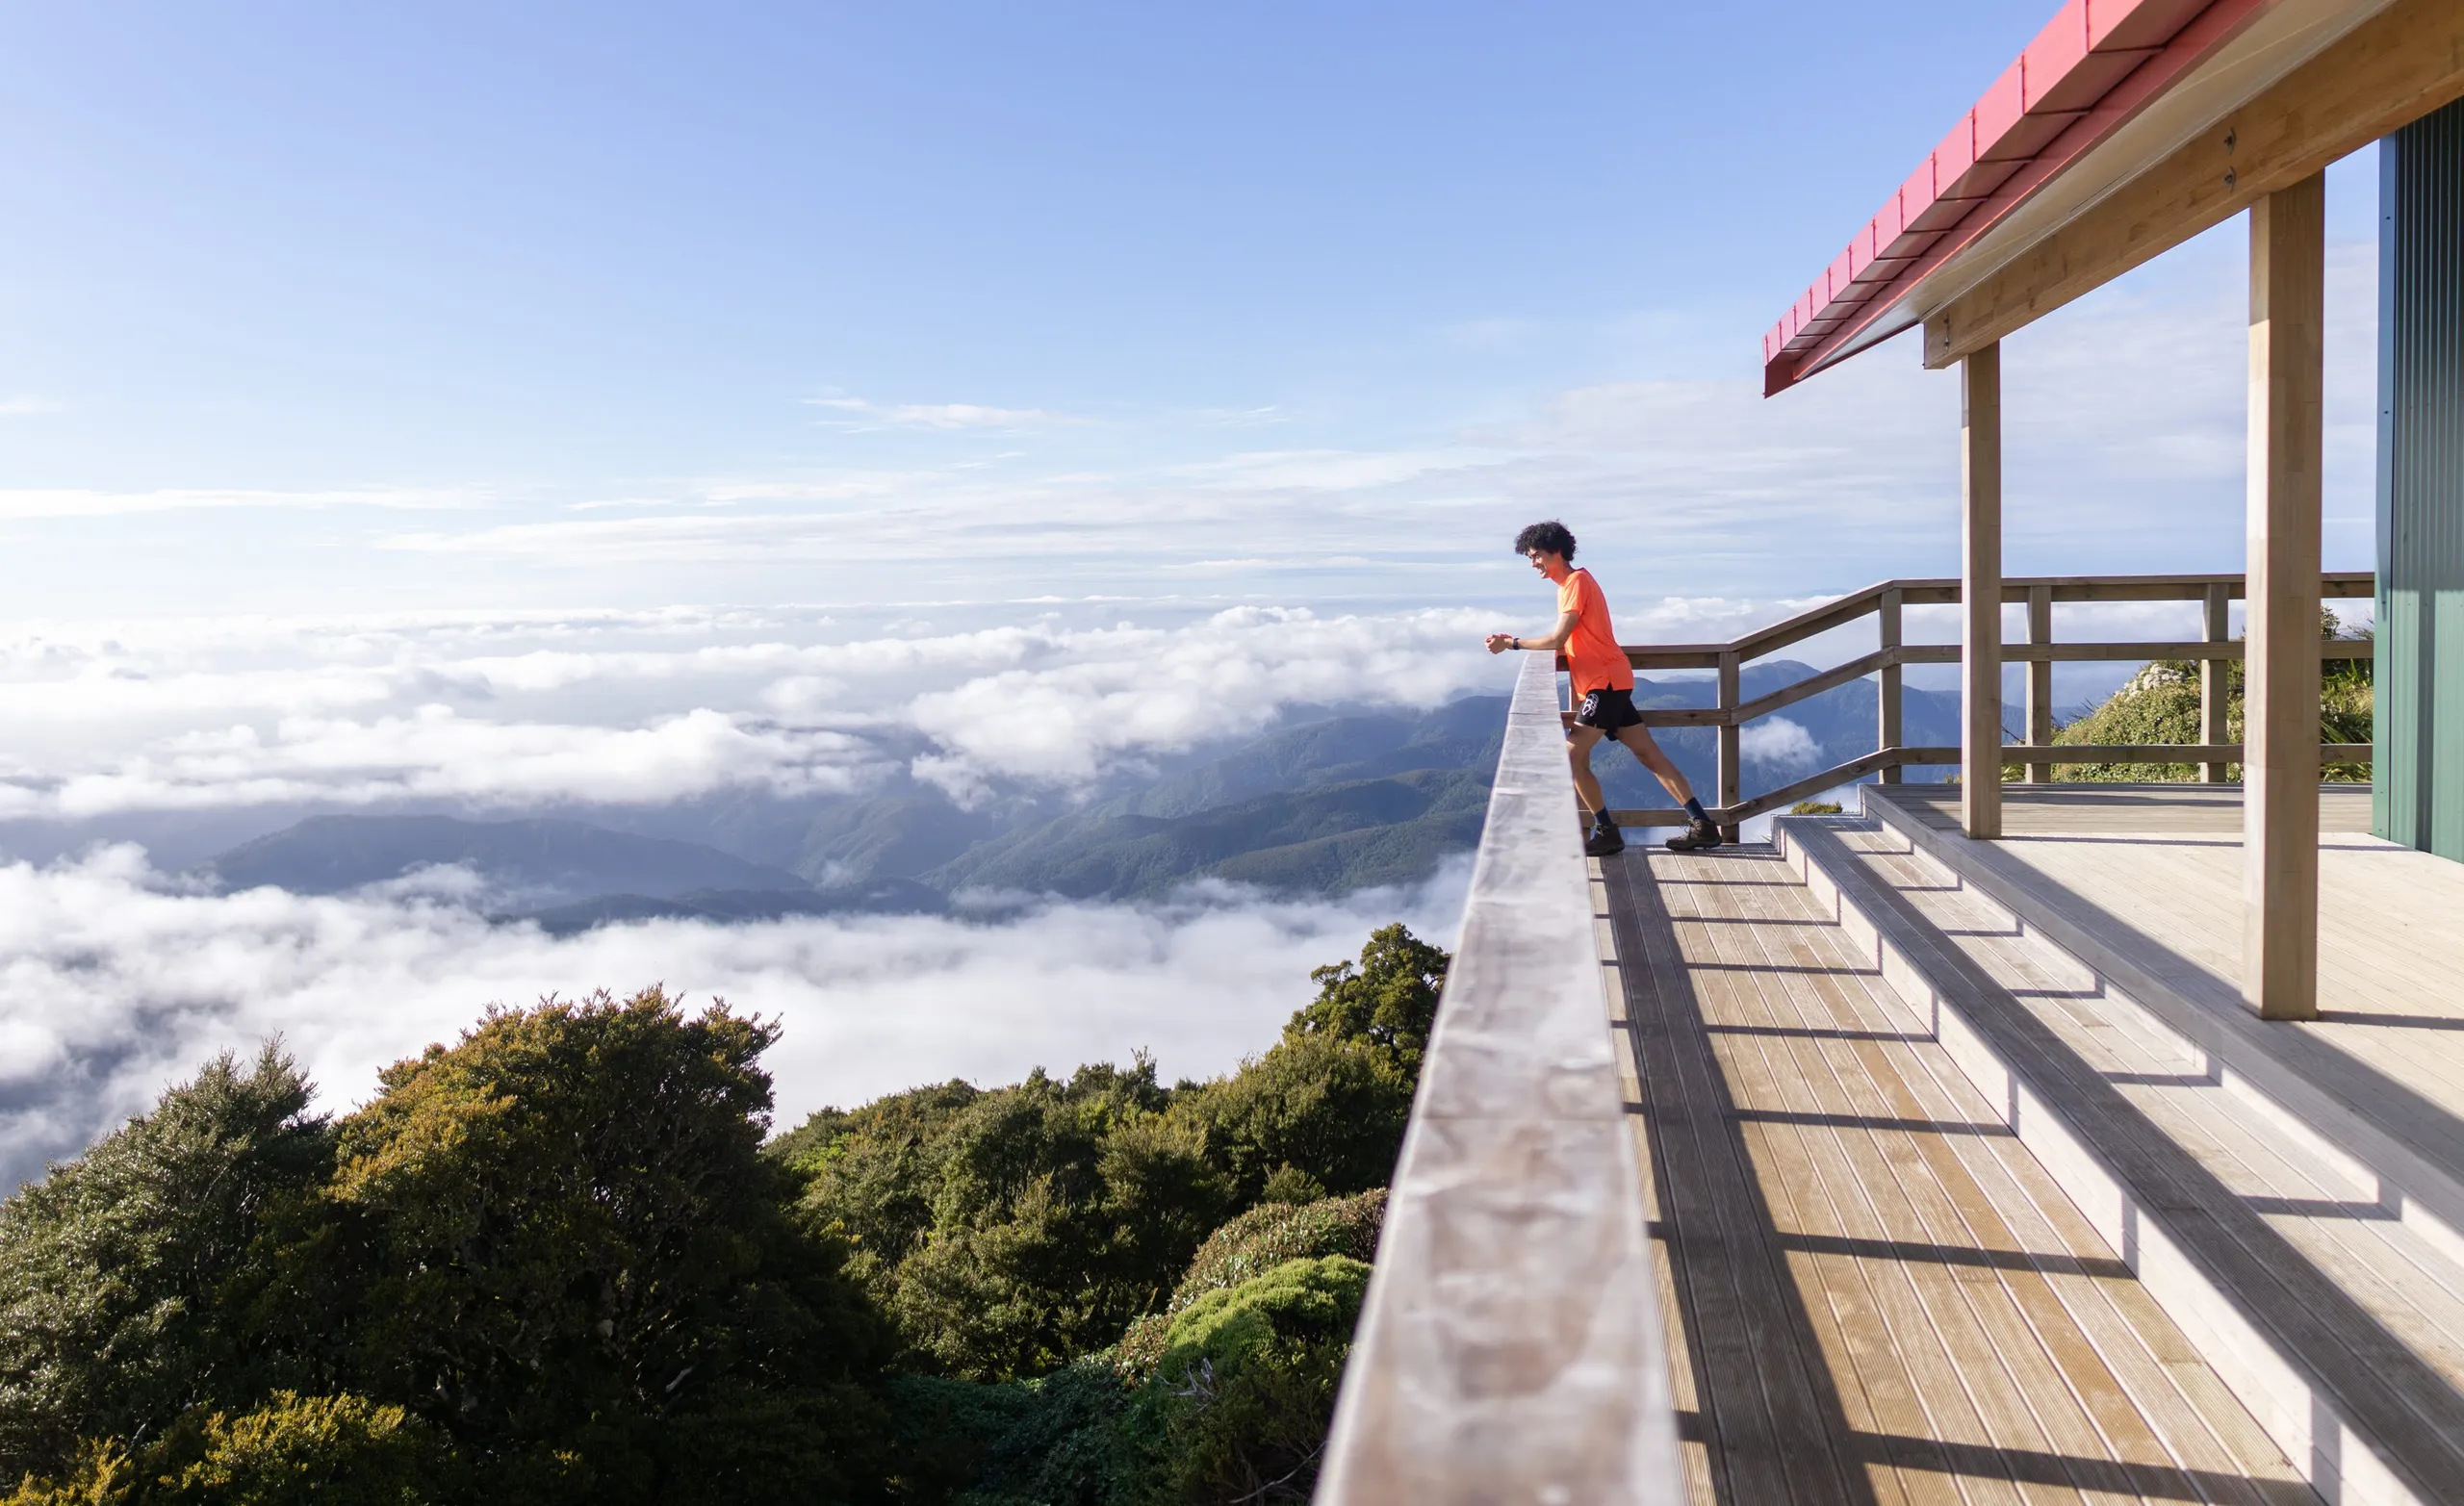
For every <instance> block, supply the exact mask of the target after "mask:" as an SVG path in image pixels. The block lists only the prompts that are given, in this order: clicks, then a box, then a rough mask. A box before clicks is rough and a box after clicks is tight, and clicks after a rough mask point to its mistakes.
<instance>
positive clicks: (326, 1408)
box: [8, 1391, 461, 1506]
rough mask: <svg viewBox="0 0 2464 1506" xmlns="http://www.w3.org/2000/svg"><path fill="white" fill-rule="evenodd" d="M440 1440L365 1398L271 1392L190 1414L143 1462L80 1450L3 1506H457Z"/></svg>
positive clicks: (98, 1447)
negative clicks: (245, 1406) (233, 1410)
mask: <svg viewBox="0 0 2464 1506" xmlns="http://www.w3.org/2000/svg"><path fill="white" fill-rule="evenodd" d="M460 1476H461V1470H460V1468H459V1461H457V1460H456V1459H455V1458H454V1455H453V1450H452V1447H451V1445H450V1444H449V1443H448V1442H446V1440H445V1438H444V1436H443V1435H442V1434H440V1433H438V1432H437V1431H436V1430H435V1429H433V1428H430V1427H428V1426H427V1425H426V1424H424V1423H423V1422H421V1421H420V1420H419V1419H418V1418H416V1417H412V1416H410V1415H409V1414H408V1413H406V1412H404V1411H403V1410H402V1409H401V1408H400V1407H393V1406H380V1405H378V1404H377V1403H375V1402H372V1401H370V1400H369V1399H368V1398H366V1397H364V1396H353V1395H336V1396H302V1395H300V1394H298V1393H297V1392H295V1391H276V1392H274V1393H273V1395H272V1396H271V1397H270V1398H269V1400H268V1401H267V1402H266V1404H265V1405H263V1406H261V1407H258V1408H257V1409H255V1410H254V1411H251V1412H246V1413H243V1414H240V1415H238V1416H236V1417H235V1416H232V1415H229V1414H226V1413H222V1412H214V1413H209V1414H197V1413H192V1414H190V1415H189V1416H188V1417H184V1418H182V1419H181V1420H180V1422H179V1423H178V1424H177V1425H175V1426H174V1427H173V1428H172V1429H171V1430H170V1431H169V1432H168V1433H167V1435H166V1436H164V1437H163V1438H162V1439H160V1440H159V1441H157V1442H155V1443H153V1444H152V1445H151V1446H149V1447H147V1448H146V1449H144V1450H143V1452H142V1453H141V1454H139V1455H135V1456H132V1455H131V1453H130V1452H129V1449H128V1448H127V1446H126V1445H125V1444H122V1443H120V1442H117V1441H116V1440H115V1441H111V1442H100V1443H88V1444H86V1445H84V1446H83V1447H82V1448H81V1450H80V1452H79V1456H78V1457H77V1459H76V1460H75V1461H74V1462H73V1463H72V1465H71V1467H70V1468H69V1469H68V1471H67V1473H66V1475H65V1476H64V1478H61V1479H59V1480H45V1479H40V1478H29V1479H28V1480H26V1481H24V1482H22V1483H20V1484H19V1486H18V1488H17V1490H16V1492H15V1493H13V1494H12V1495H11V1496H9V1497H8V1500H9V1502H10V1503H11V1506H105V1503H110V1506H427V1503H429V1502H435V1501H443V1500H449V1499H451V1498H453V1497H454V1495H455V1494H456V1491H457V1486H458V1485H459V1484H460Z"/></svg>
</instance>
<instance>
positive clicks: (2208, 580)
mask: <svg viewBox="0 0 2464 1506" xmlns="http://www.w3.org/2000/svg"><path fill="white" fill-rule="evenodd" d="M2376 582H2377V577H2376V576H2375V575H2374V574H2372V573H2371V572H2369V571H2366V570H2331V571H2324V572H2322V573H2321V574H2320V577H2319V585H2320V592H2321V594H2322V595H2323V596H2326V597H2329V598H2333V599H2340V600H2352V599H2355V598H2359V597H2366V596H2369V595H2371V594H2372V593H2373V592H2374V590H2375V589H2376ZM2245 584H2246V577H2245V576H2243V575H2241V574H2153V575H2006V576H2004V577H2003V580H2002V600H2003V601H2004V603H2005V604H2009V605H2017V604H2020V603H2024V602H2025V601H2026V600H2028V599H2029V596H2030V595H2031V594H2032V593H2033V592H2035V591H2038V590H2040V589H2041V590H2043V591H2045V592H2046V593H2047V594H2048V595H2049V596H2050V597H2051V598H2052V599H2053V600H2055V601H2058V602H2081V601H2196V600H2202V599H2204V598H2205V597H2206V595H2207V591H2208V588H2209V587H2210V586H2219V585H2220V586H2222V587H2224V588H2225V595H2226V597H2227V598H2228V599H2230V600H2240V599H2241V597H2242V596H2243V593H2244V586H2245ZM1888 591H1896V592H1898V593H1899V596H1900V600H1901V601H1903V602H1904V603H1906V604H1908V605H1911V606H1939V605H1945V604H1948V603H1951V602H1955V601H1957V600H1959V599H1960V583H1959V580H1958V578H1957V577H1955V576H1918V577H1908V578H1900V579H1893V580H1884V581H1878V582H1876V583H1875V584H1873V585H1870V586H1867V587H1865V588H1863V589H1862V590H1860V591H1852V592H1849V593H1848V594H1847V595H1845V596H1843V597H1840V598H1838V599H1836V600H1831V601H1826V602H1824V603H1823V604H1822V605H1820V606H1817V607H1814V608H1812V609H1811V610H1809V611H1804V612H1800V613H1798V614H1797V615H1796V616H1794V617H1791V618H1787V619H1785V620H1784V621H1781V622H1777V623H1774V624H1772V625H1770V626H1768V627H1758V628H1757V629H1755V630H1754V631H1753V632H1750V633H1747V634H1745V635H1744V636H1743V637H1741V638H1736V639H1733V640H1732V641H1730V642H1728V643H1670V644H1632V645H1628V646H1627V653H1628V656H1629V657H1633V656H1634V655H1636V654H1645V655H1648V658H1647V659H1637V660H1636V667H1637V668H1650V669H1711V668H1715V667H1717V666H1718V664H1719V662H1720V659H1721V657H1722V656H1723V655H1726V654H1732V653H1733V654H1735V655H1736V656H1737V657H1738V659H1740V660H1748V659H1758V658H1762V657H1764V656H1765V655H1767V654H1772V653H1776V652H1778V651H1780V650H1782V649H1785V648H1788V647H1790V646H1791V645H1794V644H1798V643H1802V642H1804V641H1805V640H1806V639H1808V638H1811V637H1814V636H1816V635H1818V634H1821V633H1826V632H1829V631H1831V630H1832V629H1833V628H1835V627H1842V626H1845V625H1848V624H1850V623H1853V622H1855V621H1856V620H1857V619H1859V618H1861V617H1863V616H1865V615H1867V614H1868V613H1871V612H1876V611H1879V610H1880V609H1881V607H1882V599H1883V594H1884V593H1885V592H1888Z"/></svg>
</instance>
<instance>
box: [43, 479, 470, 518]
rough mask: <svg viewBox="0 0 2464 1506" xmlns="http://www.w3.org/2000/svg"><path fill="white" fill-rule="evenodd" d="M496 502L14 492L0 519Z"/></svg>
mask: <svg viewBox="0 0 2464 1506" xmlns="http://www.w3.org/2000/svg"><path fill="white" fill-rule="evenodd" d="M493 499H494V498H492V496H491V495H490V494H489V493H488V492H486V491H484V490H480V489H476V488H463V487H412V486H357V487H340V488H333V489H328V490H321V491H319V490H311V491H273V490H251V489H244V488H216V487H163V488H159V489H157V490H154V491H147V492H109V491H101V490H95V489H90V488H78V487H50V488H35V487H11V488H0V519H31V518H110V517H120V516H125V515H127V514H131V513H168V512H189V511H194V510H198V509H209V508H296V509H309V510H320V509H326V508H342V507H374V508H384V509H390V510H396V511H415V512H426V511H450V510H458V509H464V508H473V507H483V506H486V505H487V504H488V503H489V502H490V501H492V500H493Z"/></svg>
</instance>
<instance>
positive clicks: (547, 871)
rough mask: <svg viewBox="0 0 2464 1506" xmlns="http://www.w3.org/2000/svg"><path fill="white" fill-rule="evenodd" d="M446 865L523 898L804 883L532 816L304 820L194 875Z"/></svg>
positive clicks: (383, 872)
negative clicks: (515, 818)
mask: <svg viewBox="0 0 2464 1506" xmlns="http://www.w3.org/2000/svg"><path fill="white" fill-rule="evenodd" d="M456 864H458V865H462V866H466V867H469V868H471V869H472V870H474V871H475V872H476V873H477V874H478V875H479V877H480V879H481V880H482V881H484V882H486V883H487V884H488V886H489V887H490V888H491V889H494V890H498V891H501V893H502V894H503V895H504V896H505V897H506V899H507V900H508V901H509V902H510V903H513V904H518V905H523V906H539V905H559V904H570V903H573V902H575V901H578V900H584V899H590V898H593V897H596V896H600V895H609V894H634V895H643V896H648V897H650V898H654V899H666V898H673V897H675V896H678V895H682V894H687V893H690V892H692V891H694V890H697V889H752V890H780V889H805V888H807V887H808V886H807V885H806V883H805V881H803V880H802V879H800V878H798V877H797V876H796V875H795V874H792V873H789V872H788V871H786V870H785V869H783V868H772V867H768V866H765V865H763V864H760V863H751V862H747V861H745V860H744V859H743V858H741V857H736V856H734V855H731V854H727V853H723V852H720V851H719V850H718V849H717V848H714V847H706V846H704V845H702V844H701V843H698V842H681V841H677V840H674V839H672V838H666V837H647V836H633V835H629V834H628V833H625V832H621V831H608V830H602V829H600V828H598V827H593V826H585V825H583V824H582V823H580V822H578V821H559V820H552V819H544V818H543V819H533V820H527V821H459V820H456V819H454V818H452V817H450V816H312V817H310V818H309V819H308V820H306V821H302V822H299V823H298V824H297V825H295V826H291V827H287V828H285V829H284V830H280V831H276V832H274V833H273V834H271V835H270V836H262V837H259V838H257V839H256V840H255V841H253V842H244V843H242V844H241V845H240V846H238V847H235V848H232V849H231V850H230V851H228V852H225V853H222V854H220V855H217V856H215V857H214V858H212V859H211V860H209V861H208V862H207V863H205V864H204V865H203V868H202V874H203V876H204V877H207V878H208V879H210V880H211V881H214V882H215V883H216V884H217V885H218V886H219V887H220V888H223V889H225V890H231V889H250V888H255V887H257V886H259V885H261V884H272V885H275V886H277V887H280V888H284V889H289V890H290V891H292V892H293V893H295V894H339V893H342V892H343V891H345V890H348V889H356V888H359V887H361V886H363V885H366V884H371V883H383V882H385V881H389V880H394V879H399V878H402V877H403V876H405V875H407V874H410V873H413V872H415V871H417V870H419V869H422V868H430V867H437V866H445V865H456Z"/></svg>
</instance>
